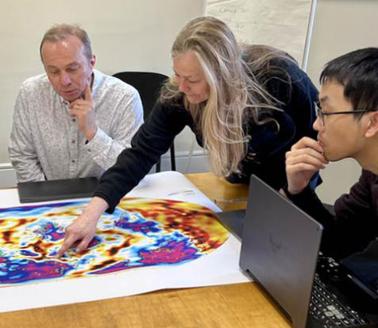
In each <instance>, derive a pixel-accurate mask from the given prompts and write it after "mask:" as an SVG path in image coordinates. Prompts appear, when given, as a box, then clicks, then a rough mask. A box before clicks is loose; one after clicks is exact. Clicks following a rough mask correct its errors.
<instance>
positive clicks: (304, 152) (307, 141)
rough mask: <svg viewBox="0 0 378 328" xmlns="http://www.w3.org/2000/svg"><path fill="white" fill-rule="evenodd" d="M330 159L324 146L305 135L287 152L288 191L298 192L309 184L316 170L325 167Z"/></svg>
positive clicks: (291, 192)
mask: <svg viewBox="0 0 378 328" xmlns="http://www.w3.org/2000/svg"><path fill="white" fill-rule="evenodd" d="M326 164H328V160H327V159H326V158H325V157H324V155H323V148H322V147H321V146H320V145H319V143H318V142H317V141H316V140H314V139H311V138H308V137H304V138H302V139H301V140H299V141H298V142H297V143H296V144H294V145H293V146H292V147H291V150H290V151H288V152H287V153H286V176H287V182H288V188H287V189H288V192H289V193H290V194H293V195H294V194H298V193H300V192H301V191H302V190H303V189H305V188H306V186H307V185H308V184H309V182H310V180H311V177H312V176H313V175H314V173H315V172H317V171H319V170H320V169H323V168H325V165H326Z"/></svg>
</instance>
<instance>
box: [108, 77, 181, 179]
mask: <svg viewBox="0 0 378 328" xmlns="http://www.w3.org/2000/svg"><path fill="white" fill-rule="evenodd" d="M113 76H114V77H116V78H118V79H120V80H122V81H124V82H126V83H128V84H130V85H132V86H133V87H134V88H135V89H137V90H138V92H139V95H140V98H141V100H142V104H143V114H144V119H145V120H146V119H147V117H148V115H150V113H151V111H152V108H153V107H154V105H155V102H156V100H157V99H158V97H159V93H160V88H161V86H162V85H163V83H164V82H165V81H166V80H167V79H168V76H166V75H163V74H160V73H153V72H119V73H116V74H113ZM170 152H171V169H172V171H175V170H176V161H175V146H174V143H173V142H172V145H171V147H170ZM160 171H161V159H160V160H159V162H157V163H156V172H160Z"/></svg>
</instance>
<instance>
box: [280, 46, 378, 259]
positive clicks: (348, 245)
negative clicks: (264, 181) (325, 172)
mask: <svg viewBox="0 0 378 328" xmlns="http://www.w3.org/2000/svg"><path fill="white" fill-rule="evenodd" d="M320 83H321V88H320V93H319V109H318V117H317V119H316V121H315V123H314V128H315V130H316V131H317V132H318V140H317V141H316V140H313V139H310V138H303V139H301V140H300V141H298V142H297V143H296V144H295V145H294V146H293V147H292V148H291V150H290V151H289V152H287V154H286V173H287V180H288V186H287V188H286V190H284V191H285V193H286V195H287V197H288V198H289V199H291V200H292V201H293V202H294V203H295V204H297V205H298V206H299V207H301V208H302V209H303V210H305V211H306V212H307V213H309V214H310V215H311V216H312V217H314V218H315V219H316V220H318V221H319V222H321V223H322V224H323V225H324V228H325V229H324V235H323V241H322V248H323V251H324V252H325V253H328V254H329V255H333V256H335V257H337V258H341V257H344V256H346V255H349V254H351V253H353V252H356V251H361V250H363V249H364V248H365V247H366V246H367V245H368V243H369V242H370V241H371V240H373V239H374V238H376V237H377V236H378V48H366V49H360V50H356V51H353V52H350V53H347V54H345V55H343V56H341V57H338V58H336V59H334V60H332V61H331V62H329V63H328V64H327V65H326V67H325V68H324V70H323V72H322V73H321V76H320ZM347 157H351V158H354V159H355V160H356V161H357V162H358V163H359V164H360V165H361V167H362V174H361V177H360V179H359V181H358V182H357V183H356V184H355V185H354V186H353V187H352V188H351V190H350V192H349V194H346V195H343V196H341V197H340V198H339V199H338V200H337V201H336V203H335V216H333V215H331V214H330V213H329V212H328V211H327V210H326V209H325V208H324V207H323V205H322V203H321V202H320V201H319V199H318V198H317V196H316V194H315V193H314V192H313V190H312V189H311V188H309V187H308V183H309V181H310V178H311V177H312V175H313V174H314V173H315V172H317V171H318V170H320V169H323V168H324V167H325V166H326V164H327V163H328V162H329V161H338V160H341V159H343V158H347Z"/></svg>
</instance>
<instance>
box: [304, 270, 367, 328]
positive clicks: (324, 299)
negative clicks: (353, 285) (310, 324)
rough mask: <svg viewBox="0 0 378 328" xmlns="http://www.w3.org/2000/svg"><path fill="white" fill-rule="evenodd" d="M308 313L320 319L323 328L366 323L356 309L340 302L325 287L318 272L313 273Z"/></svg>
mask: <svg viewBox="0 0 378 328" xmlns="http://www.w3.org/2000/svg"><path fill="white" fill-rule="evenodd" d="M309 313H310V315H311V316H312V317H314V318H315V319H317V320H319V321H321V322H322V324H323V327H324V328H331V327H332V328H333V327H350V326H356V325H357V326H358V325H364V324H366V321H365V320H364V319H363V318H361V316H359V315H358V313H357V312H356V311H354V310H352V309H351V308H350V307H349V306H346V305H344V304H342V303H341V302H340V301H339V300H338V298H337V296H336V295H335V294H333V293H332V292H331V291H329V290H328V289H327V287H326V285H325V284H324V283H323V282H322V281H321V280H320V278H319V276H318V274H315V279H314V284H313V287H312V294H311V301H310V310H309Z"/></svg>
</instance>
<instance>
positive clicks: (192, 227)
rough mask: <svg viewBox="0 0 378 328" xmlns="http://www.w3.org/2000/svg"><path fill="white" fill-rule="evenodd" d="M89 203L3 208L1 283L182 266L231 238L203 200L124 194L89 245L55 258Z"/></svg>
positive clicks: (8, 284) (104, 216)
mask: <svg viewBox="0 0 378 328" xmlns="http://www.w3.org/2000/svg"><path fill="white" fill-rule="evenodd" d="M86 204H87V201H72V202H64V203H54V204H44V205H36V206H22V207H14V208H7V209H0V287H4V286H10V285H15V284H25V283H30V282H36V281H43V280H46V279H53V278H54V279H67V278H75V277H83V276H90V275H99V274H108V273H112V272H116V271H119V270H126V269H130V268H139V267H144V266H154V265H178V264H182V263H184V262H187V261H192V260H194V259H197V258H199V257H201V256H204V255H206V254H208V253H210V252H212V251H213V250H215V249H217V248H218V247H220V246H221V245H222V244H223V243H224V242H225V241H226V240H227V238H228V232H227V230H226V229H225V228H224V227H223V226H222V225H221V224H220V223H219V222H218V221H217V219H216V217H215V215H214V214H213V212H212V211H211V210H209V209H207V208H205V207H202V206H200V205H196V204H192V203H186V202H181V201H173V200H157V199H143V198H124V199H123V200H122V201H121V203H120V204H119V206H118V207H117V209H116V210H115V212H114V213H113V214H104V215H103V216H102V217H101V218H100V221H99V223H98V226H97V227H98V231H97V233H96V237H95V238H94V239H93V240H92V242H91V244H90V247H89V248H88V250H86V251H84V252H82V253H80V254H78V253H75V251H74V250H70V251H69V252H67V254H66V255H65V256H63V257H62V258H60V259H58V258H56V253H57V251H58V249H59V248H60V246H61V245H62V242H63V238H64V229H65V227H67V226H68V225H69V224H70V223H71V222H72V221H73V220H74V219H75V218H77V217H78V216H79V215H80V213H81V211H82V209H83V208H84V207H85V206H86Z"/></svg>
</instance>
